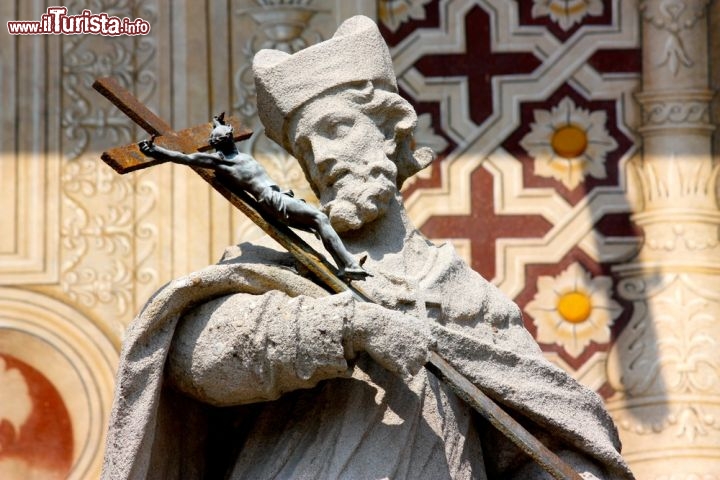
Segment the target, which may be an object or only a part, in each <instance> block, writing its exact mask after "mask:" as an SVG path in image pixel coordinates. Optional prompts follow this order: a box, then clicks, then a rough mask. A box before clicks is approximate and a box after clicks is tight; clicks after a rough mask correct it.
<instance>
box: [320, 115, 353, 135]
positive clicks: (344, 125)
mask: <svg viewBox="0 0 720 480" xmlns="http://www.w3.org/2000/svg"><path fill="white" fill-rule="evenodd" d="M352 126H353V123H352V120H351V119H349V118H348V119H337V120H334V121H332V122H329V123H328V125H327V128H326V133H327V135H326V136H327V137H328V138H342V137H344V136H345V135H347V134H348V133H350V131H351V130H352Z"/></svg>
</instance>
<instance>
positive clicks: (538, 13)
mask: <svg viewBox="0 0 720 480" xmlns="http://www.w3.org/2000/svg"><path fill="white" fill-rule="evenodd" d="M602 14H603V3H602V0H534V1H533V8H532V16H533V18H538V17H545V16H549V17H550V19H551V20H552V21H553V22H555V23H557V24H558V25H559V26H560V28H562V29H563V30H566V31H567V30H570V29H571V28H572V27H573V25H575V24H576V23H580V22H582V20H583V18H585V16H586V15H590V16H599V15H602Z"/></svg>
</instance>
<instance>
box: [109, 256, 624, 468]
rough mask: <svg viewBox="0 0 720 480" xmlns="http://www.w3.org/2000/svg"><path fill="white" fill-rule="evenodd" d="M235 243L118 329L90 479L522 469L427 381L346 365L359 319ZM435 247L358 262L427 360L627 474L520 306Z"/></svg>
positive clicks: (611, 438)
mask: <svg viewBox="0 0 720 480" xmlns="http://www.w3.org/2000/svg"><path fill="white" fill-rule="evenodd" d="M241 250H242V252H241V254H239V255H234V256H232V257H233V258H228V259H226V260H225V261H223V262H221V263H220V264H218V265H213V266H210V267H208V268H206V269H204V270H202V271H199V272H196V273H193V274H191V275H189V276H187V277H184V278H181V279H178V280H175V281H174V282H171V283H170V284H168V285H167V286H166V287H164V288H163V289H161V290H160V291H159V292H158V293H157V294H156V295H155V296H154V297H153V298H152V299H151V300H150V301H149V302H148V304H147V306H146V307H145V309H144V310H143V312H141V313H140V315H139V316H138V318H137V319H136V320H135V321H134V323H133V324H132V325H131V327H130V329H129V331H128V334H127V338H126V341H125V343H124V348H123V352H122V357H121V363H120V365H121V366H120V371H119V373H118V389H117V393H116V398H115V403H114V406H113V412H112V418H111V423H110V429H109V434H108V441H107V452H106V457H105V466H104V472H103V478H106V479H125V478H127V479H141V478H158V479H181V478H233V479H240V478H248V479H270V478H293V479H336V478H338V479H339V478H347V479H366V478H367V479H381V478H391V479H450V478H452V479H484V478H490V479H492V478H511V477H510V476H509V475H510V474H509V473H507V471H509V469H512V467H513V466H515V465H517V464H518V462H521V461H525V460H526V458H524V457H523V456H522V454H520V453H519V452H517V450H516V449H515V447H513V446H512V445H509V444H508V442H507V441H506V440H504V439H503V438H502V437H500V436H499V434H497V433H496V432H495V431H494V430H493V429H492V428H491V427H489V426H488V425H487V424H486V423H485V421H484V420H483V419H481V418H480V417H479V415H477V414H476V413H475V412H474V411H472V410H471V409H470V408H468V407H467V406H466V405H465V404H464V403H463V402H462V401H461V400H459V399H457V397H455V395H454V394H452V393H451V392H450V391H449V389H448V388H447V387H446V386H445V385H443V384H442V383H440V382H439V381H438V380H437V379H436V378H435V377H433V376H432V375H431V374H429V373H427V372H426V371H424V370H423V371H421V372H420V373H419V374H418V375H416V376H414V377H413V378H411V379H405V380H403V379H401V378H399V377H398V376H396V375H393V374H391V373H388V372H387V371H385V370H383V369H382V368H381V367H380V366H378V365H377V364H376V363H374V362H373V361H372V360H371V359H370V358H369V357H368V356H367V355H366V354H360V355H358V356H357V357H356V358H355V360H353V361H347V360H346V358H347V357H352V356H353V355H352V353H351V352H349V351H348V345H347V344H344V343H343V336H344V335H345V334H346V333H347V327H348V322H349V321H350V320H351V318H352V315H354V314H357V312H356V309H358V308H361V307H359V306H358V305H357V304H356V303H355V301H353V300H352V299H351V298H350V297H349V296H348V295H347V294H341V295H330V294H328V293H327V292H325V291H324V290H323V289H322V288H320V287H318V286H317V285H315V284H314V283H312V282H311V281H309V280H307V279H305V278H303V277H301V276H299V275H298V274H296V273H295V272H294V271H293V269H292V261H291V260H290V259H289V258H288V256H287V255H286V254H283V253H280V252H274V251H270V250H267V249H264V248H253V247H250V246H247V245H243V246H242V248H241ZM430 251H431V254H430V255H425V256H424V258H422V259H419V260H418V262H416V263H415V264H414V266H413V270H412V271H407V272H398V271H393V272H390V271H383V268H382V261H377V262H375V263H373V260H372V259H371V260H369V263H368V266H369V269H370V270H371V271H372V272H373V273H374V275H375V276H374V277H372V278H370V279H368V280H367V281H366V282H362V283H361V284H360V285H361V286H362V287H363V288H364V290H365V291H366V292H367V293H368V294H369V295H370V297H372V298H373V299H375V300H376V301H377V302H378V303H380V304H382V305H384V306H386V307H388V308H391V309H399V310H402V311H405V312H407V313H408V314H412V315H417V316H422V317H424V318H428V319H430V320H431V321H432V322H433V325H434V327H433V332H434V334H435V336H436V338H437V350H438V352H439V353H440V354H441V355H442V356H443V357H444V358H446V359H447V360H449V361H450V363H451V364H453V365H454V366H455V367H456V368H457V369H458V370H459V371H460V372H461V373H462V374H464V375H465V376H467V378H469V379H470V380H471V381H472V382H473V383H475V384H476V385H477V386H479V387H480V388H481V389H482V390H483V391H484V392H486V393H487V394H488V395H490V396H491V397H492V398H493V399H494V400H496V401H497V402H499V403H500V404H502V405H503V406H504V407H505V408H506V409H507V410H508V411H509V412H511V413H512V414H513V415H514V416H515V417H516V418H517V419H518V420H520V421H521V422H522V423H523V424H525V425H526V426H527V427H528V428H529V429H530V430H531V431H533V432H534V433H536V434H537V435H538V436H540V437H541V438H543V440H544V441H545V442H546V443H547V444H549V445H550V446H551V448H553V449H554V450H562V449H571V450H574V451H578V452H581V453H582V454H583V455H585V456H587V457H590V458H592V459H593V461H594V462H596V463H597V464H600V465H602V466H603V468H605V470H606V471H605V472H603V473H602V475H603V477H602V478H607V479H630V478H632V474H631V473H630V471H629V470H628V468H627V466H626V465H625V463H624V461H623V460H622V458H621V457H620V455H619V453H618V451H619V441H618V438H617V433H616V431H615V428H614V425H613V423H612V421H611V419H610V418H609V417H608V415H607V413H606V411H605V409H604V406H603V403H602V400H601V399H600V398H599V397H598V396H597V395H596V394H595V393H594V392H591V391H589V390H587V389H586V388H584V387H582V386H580V385H579V384H577V383H576V382H575V381H574V380H573V379H571V378H570V377H569V376H568V375H567V374H566V373H565V372H563V371H561V370H560V369H558V368H556V367H555V366H553V365H552V364H550V363H549V362H547V361H546V360H545V359H544V358H543V357H542V355H541V352H540V350H539V348H538V346H537V344H536V343H535V342H534V340H533V338H532V337H531V336H530V335H529V333H528V332H527V331H526V330H525V328H524V327H523V325H522V320H521V314H520V311H519V309H518V308H517V306H516V305H515V304H514V303H512V302H511V301H510V300H509V299H507V298H506V297H505V296H504V295H503V294H502V293H500V292H499V291H498V290H497V289H496V288H495V287H494V286H492V285H491V284H489V283H488V282H487V281H485V280H484V279H483V278H482V277H481V276H480V275H478V274H477V273H476V272H474V271H472V270H471V269H470V268H469V267H468V266H467V265H466V264H465V263H464V262H462V261H461V260H460V259H459V258H458V257H457V255H456V254H455V252H454V250H453V249H452V248H451V247H449V246H442V247H434V246H433V247H432V248H431V250H430ZM177 390H180V391H183V392H185V393H179V392H178V391H177ZM188 394H189V395H188ZM190 397H194V398H199V399H202V400H203V401H202V402H198V401H196V400H193V399H191V398H190ZM208 403H212V404H215V405H216V406H209V405H207V404H208ZM231 403H234V404H236V405H238V406H228V405H229V404H231Z"/></svg>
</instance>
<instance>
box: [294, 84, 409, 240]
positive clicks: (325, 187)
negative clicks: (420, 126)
mask: <svg viewBox="0 0 720 480" xmlns="http://www.w3.org/2000/svg"><path fill="white" fill-rule="evenodd" d="M293 119H294V121H292V122H291V125H292V126H291V134H290V135H291V137H292V138H293V141H294V144H295V145H296V146H297V147H296V149H295V151H294V153H295V155H296V156H297V157H298V158H299V159H300V163H301V165H302V167H303V170H304V171H305V174H306V176H307V177H308V179H310V183H311V185H313V188H314V190H315V193H316V194H317V195H318V198H319V200H320V203H321V205H322V208H323V210H324V211H325V213H326V214H327V215H328V217H330V222H331V223H332V225H333V228H335V230H336V231H338V232H347V231H350V230H357V229H359V228H361V227H362V226H363V225H366V224H368V223H370V222H372V221H374V220H376V219H378V218H380V217H382V216H383V215H385V213H386V211H387V207H388V204H389V202H390V200H391V199H392V198H393V197H394V196H395V195H396V191H397V178H398V168H397V166H396V165H397V164H398V162H402V161H403V160H405V159H403V158H400V157H401V156H403V155H405V156H408V155H410V156H411V155H412V152H411V151H410V148H409V144H410V141H411V133H412V130H413V128H414V127H415V124H416V121H417V116H416V114H415V112H414V111H413V109H412V107H411V106H410V105H409V104H408V103H407V101H405V100H404V99H403V98H402V97H400V96H399V95H397V94H396V93H392V92H388V91H385V90H381V89H378V88H375V87H374V85H373V84H372V83H371V82H366V83H365V84H359V85H355V86H352V87H350V88H348V87H347V86H345V87H343V88H339V89H336V91H329V92H327V94H326V95H324V96H323V97H321V98H319V99H316V100H314V101H311V102H310V103H308V104H306V105H304V106H303V107H302V108H300V109H299V110H298V111H297V112H296V113H295V114H294V116H293Z"/></svg>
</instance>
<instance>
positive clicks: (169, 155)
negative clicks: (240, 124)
mask: <svg viewBox="0 0 720 480" xmlns="http://www.w3.org/2000/svg"><path fill="white" fill-rule="evenodd" d="M138 147H139V148H140V151H141V152H142V153H144V154H145V155H147V156H148V157H153V158H158V159H164V160H169V161H171V162H173V163H180V164H182V165H190V166H192V167H202V168H212V169H217V168H220V166H221V165H224V164H226V163H227V162H225V161H224V159H223V158H222V157H221V156H220V155H218V154H216V153H206V152H197V153H182V152H178V151H176V150H170V149H167V148H165V147H161V146H159V145H155V144H154V143H153V142H152V141H150V140H143V141H142V142H140V143H139V144H138Z"/></svg>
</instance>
